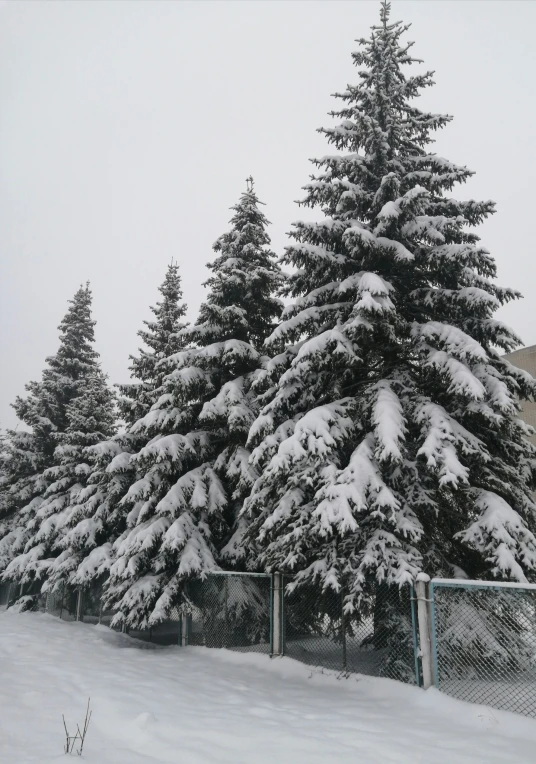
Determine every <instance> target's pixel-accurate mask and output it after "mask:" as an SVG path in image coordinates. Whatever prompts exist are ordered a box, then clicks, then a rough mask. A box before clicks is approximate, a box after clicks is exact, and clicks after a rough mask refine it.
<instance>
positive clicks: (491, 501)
mask: <svg viewBox="0 0 536 764" xmlns="http://www.w3.org/2000/svg"><path fill="white" fill-rule="evenodd" d="M389 14H390V5H389V3H386V2H384V3H382V5H381V23H380V25H379V26H376V27H373V28H372V34H371V37H370V39H368V40H365V39H362V40H359V44H360V50H359V52H357V53H354V54H353V60H354V63H355V64H356V65H358V66H360V67H362V68H361V70H360V71H359V82H358V84H357V85H349V86H348V87H347V89H346V90H345V91H344V92H342V93H340V94H337V95H336V98H338V99H339V101H341V103H342V107H341V108H340V110H339V111H335V112H332V116H334V117H336V118H337V119H338V120H340V121H339V124H338V125H337V126H336V127H331V128H328V129H322V130H321V132H322V133H324V135H325V136H326V138H327V140H328V142H329V143H330V144H332V145H333V146H334V147H335V148H336V150H337V152H336V153H335V154H331V155H329V156H325V157H323V158H322V159H318V160H313V163H314V164H315V166H316V167H318V168H319V172H318V174H317V175H313V176H312V179H311V182H310V183H308V184H307V186H306V187H305V189H306V191H307V196H306V198H305V200H304V201H303V202H302V203H303V204H304V205H305V206H307V207H316V208H320V210H321V211H322V213H323V216H324V217H323V219H321V220H320V222H297V223H295V224H294V228H293V231H292V233H291V237H292V238H293V239H294V243H293V244H292V245H290V246H289V247H288V248H287V249H286V254H285V256H284V262H286V263H287V264H289V265H291V266H293V267H294V268H295V270H294V272H293V274H292V275H291V277H290V278H289V280H288V282H287V286H286V293H287V295H289V296H290V297H292V298H293V302H292V303H291V304H290V305H289V306H288V307H287V308H286V309H285V311H284V315H283V320H282V323H281V325H280V326H279V327H278V328H277V329H276V330H275V332H274V333H273V334H272V335H271V337H270V339H269V341H268V344H269V347H270V348H271V349H272V351H273V352H274V353H277V355H276V356H275V357H274V358H273V360H272V361H271V362H270V363H269V365H268V368H267V369H266V370H265V371H263V372H262V374H261V377H260V378H259V379H258V380H257V383H256V384H257V389H258V391H259V394H260V395H261V401H262V403H263V409H262V411H261V413H260V415H259V417H258V418H257V420H256V421H255V423H254V424H253V426H252V429H251V433H250V440H249V443H250V445H251V446H252V447H254V450H253V455H252V465H253V466H254V467H255V468H256V469H258V470H259V472H260V477H259V478H258V480H257V481H256V483H255V485H254V488H253V490H252V493H251V496H250V497H249V499H248V500H247V503H246V506H245V509H244V516H245V517H248V518H250V520H251V526H250V530H249V532H248V536H247V538H246V543H247V544H249V545H250V546H251V547H252V548H253V549H255V550H256V551H255V553H254V554H253V555H252V559H251V561H250V564H251V565H260V566H262V567H267V568H269V569H276V570H277V569H280V570H284V571H293V572H296V573H297V582H298V584H301V583H305V582H312V581H316V582H317V583H318V582H320V583H321V585H322V587H324V588H332V589H334V590H335V591H340V590H341V589H342V590H343V592H344V607H345V609H346V611H347V612H351V611H352V609H353V608H354V606H355V604H356V602H357V600H358V599H359V598H360V597H361V596H362V595H363V593H364V592H365V591H366V590H367V587H368V584H369V583H371V582H373V581H376V582H397V583H402V582H405V581H408V580H412V579H413V578H414V576H415V575H417V574H418V573H419V572H420V571H421V570H424V571H427V572H428V573H432V574H437V573H446V574H448V575H450V574H452V569H453V566H457V567H458V568H462V569H463V570H464V571H466V574H467V575H469V576H471V577H480V576H498V577H501V578H513V579H517V580H525V577H530V578H533V577H534V573H533V571H534V568H535V566H536V539H535V537H534V535H533V533H532V530H531V528H534V524H535V505H534V503H533V499H532V496H531V490H532V488H533V487H534V465H535V455H536V451H535V448H534V446H532V445H531V444H530V443H529V442H528V441H527V440H526V434H527V428H526V427H525V426H524V425H523V424H522V423H521V422H520V420H519V398H520V397H521V398H525V397H527V398H531V397H533V396H534V393H535V384H534V380H533V379H532V378H531V377H530V376H529V375H527V374H525V373H524V372H522V371H520V370H519V369H516V368H514V367H513V366H511V365H510V363H508V362H507V361H506V360H505V359H504V358H503V357H502V356H501V354H500V352H501V351H509V350H511V349H512V348H513V347H515V346H516V345H517V344H518V342H519V341H518V339H517V337H516V336H515V335H514V334H513V332H512V331H511V330H510V329H508V328H507V327H505V326H504V325H503V324H502V323H500V322H499V321H497V320H495V319H494V318H493V314H494V312H495V311H496V309H497V308H498V307H499V306H500V305H502V304H504V303H506V302H508V301H509V300H511V299H513V298H515V297H517V296H518V295H517V294H516V293H514V292H513V291H512V290H510V289H503V288H501V287H499V286H497V285H496V284H495V282H494V281H493V279H494V277H495V275H496V269H495V263H494V261H493V259H492V258H491V256H490V255H489V253H488V252H487V250H486V249H484V247H483V246H482V245H481V244H479V238H478V236H477V235H476V234H475V233H474V230H472V229H473V228H474V226H477V225H478V224H479V223H481V222H482V221H483V220H484V219H485V218H486V217H487V216H488V215H489V214H491V213H492V212H493V211H494V205H493V203H492V202H489V201H485V202H477V201H460V200H457V199H455V198H453V197H452V196H450V192H451V190H452V188H453V187H454V185H455V184H456V183H463V182H465V181H466V180H467V179H468V178H469V177H470V176H471V175H472V172H471V171H470V170H468V169H467V168H466V167H459V166H457V165H455V164H453V163H452V162H450V161H448V160H447V159H444V158H442V157H440V156H438V155H437V154H434V153H431V152H430V151H429V150H428V149H427V146H428V145H429V144H430V143H431V142H432V134H433V132H434V131H435V130H437V129H438V128H442V127H443V126H444V125H446V123H447V122H448V121H449V120H450V117H448V116H444V115H437V114H431V113H427V112H423V111H420V110H418V109H417V108H416V107H415V106H414V105H413V103H412V101H413V99H414V98H415V97H417V96H418V95H419V93H420V91H421V90H422V89H423V88H426V87H429V86H431V85H432V84H433V81H432V73H431V72H427V73H424V74H417V75H414V76H409V75H408V74H406V73H405V71H404V69H405V67H406V66H407V65H410V64H414V63H415V62H416V59H413V58H412V57H411V56H410V54H409V48H410V46H411V43H409V44H406V45H404V44H403V43H402V41H401V37H402V35H403V33H404V32H405V31H406V29H407V28H408V27H407V26H403V25H402V24H400V23H398V22H397V23H391V22H390V20H389Z"/></svg>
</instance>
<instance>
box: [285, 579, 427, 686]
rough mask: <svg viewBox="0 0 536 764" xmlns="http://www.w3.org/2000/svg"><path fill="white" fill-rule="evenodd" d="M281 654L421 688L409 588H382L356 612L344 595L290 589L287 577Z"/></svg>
mask: <svg viewBox="0 0 536 764" xmlns="http://www.w3.org/2000/svg"><path fill="white" fill-rule="evenodd" d="M286 582H287V586H286V587H285V588H284V600H283V613H284V618H283V652H284V654H285V655H288V656H289V657H291V658H295V659H296V660H299V661H302V662H304V663H307V664H309V665H311V666H318V667H323V668H328V669H332V670H335V671H340V672H342V673H350V672H352V673H353V672H355V673H360V674H368V675H371V676H385V677H389V678H391V679H398V680H400V681H402V682H409V683H411V684H418V685H420V684H421V677H420V667H419V663H418V658H417V654H418V649H417V616H416V608H415V596H414V590H413V587H411V586H403V587H401V588H400V587H398V586H390V585H388V584H380V585H377V586H376V587H374V588H373V589H371V591H370V593H369V596H368V597H365V598H363V601H362V603H361V605H360V607H359V609H356V610H355V611H354V612H353V613H347V612H345V611H344V609H343V596H342V593H336V592H334V591H332V590H330V591H327V592H325V591H322V590H321V589H319V588H317V587H314V586H300V587H299V588H296V589H295V590H292V586H289V585H288V583H289V581H288V579H286Z"/></svg>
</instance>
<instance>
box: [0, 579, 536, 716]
mask: <svg viewBox="0 0 536 764" xmlns="http://www.w3.org/2000/svg"><path fill="white" fill-rule="evenodd" d="M104 584H105V581H104V580H101V581H100V582H97V583H96V584H94V585H93V586H91V587H88V588H84V589H76V588H74V587H72V586H68V585H65V586H60V587H58V588H57V589H55V590H54V591H52V592H49V593H48V594H46V595H44V594H41V583H40V582H36V583H34V584H25V585H22V586H21V585H18V584H0V610H2V609H6V608H7V607H11V606H15V608H17V609H19V610H27V609H34V610H42V611H46V612H47V613H49V614H52V615H55V616H57V617H59V618H61V619H63V620H66V621H75V620H77V621H83V622H85V623H90V624H100V625H105V626H110V623H111V620H112V618H113V616H114V612H113V611H110V610H105V609H104V608H103V600H104V598H103V587H104ZM419 587H421V588H420V589H419ZM427 587H428V584H426V583H423V580H420V582H419V583H418V584H417V589H418V591H419V595H418V596H419V600H418V603H419V608H418V613H419V616H418V618H419V620H418V623H417V608H416V597H415V594H414V589H413V587H412V586H403V587H397V586H390V585H387V584H377V585H376V586H375V587H374V588H371V589H370V590H369V592H368V595H367V596H366V597H363V599H362V601H361V603H360V606H359V608H358V609H357V610H356V611H355V612H352V613H348V612H345V611H344V610H343V596H342V595H341V594H340V593H337V592H335V591H333V590H328V591H322V590H321V589H320V588H318V587H315V586H312V585H300V586H299V587H293V581H292V579H291V578H290V577H282V576H279V575H275V576H270V575H267V574H259V573H257V574H250V573H223V572H219V573H216V572H214V573H211V574H210V575H208V576H206V577H205V578H204V579H202V580H201V579H198V580H192V581H189V582H188V583H187V584H186V585H185V587H184V589H183V591H182V593H181V596H180V598H179V599H178V601H177V603H176V605H175V607H174V608H173V610H172V612H171V614H170V615H169V617H168V618H167V619H166V620H165V621H163V622H161V623H159V624H158V625H156V626H154V627H153V628H151V629H147V630H136V629H128V630H127V632H128V634H129V635H130V636H131V637H134V638H136V639H140V640H144V641H146V642H152V643H154V644H159V645H183V646H184V645H199V646H204V647H209V648H226V649H228V650H237V651H244V652H245V651H255V652H260V653H266V654H270V655H272V654H277V655H280V654H284V655H287V656H288V657H290V658H294V659H296V660H298V661H301V662H302V663H305V664H307V665H308V666H311V667H322V668H326V669H330V670H333V671H337V672H339V673H341V674H342V675H346V674H350V673H354V672H355V673H360V674H368V675H370V676H380V677H388V678H390V679H396V680H399V681H403V682H407V683H411V684H417V685H420V686H422V685H423V686H424V687H425V688H426V687H428V686H430V685H431V684H434V683H435V685H436V687H438V688H439V689H440V690H442V691H443V692H446V693H448V694H449V695H452V696H454V697H456V698H460V699H461V700H465V701H469V702H473V703H479V704H484V705H489V706H493V707H495V708H499V709H504V710H507V711H515V712H517V713H521V714H524V715H526V716H532V717H536V585H530V584H527V585H522V584H512V583H506V584H501V583H499V582H486V581H464V580H453V579H434V580H433V581H432V582H431V583H430V584H429V588H427ZM417 626H419V629H418V628H417ZM418 631H419V640H420V642H421V644H418V639H417V632H418ZM421 663H422V666H421Z"/></svg>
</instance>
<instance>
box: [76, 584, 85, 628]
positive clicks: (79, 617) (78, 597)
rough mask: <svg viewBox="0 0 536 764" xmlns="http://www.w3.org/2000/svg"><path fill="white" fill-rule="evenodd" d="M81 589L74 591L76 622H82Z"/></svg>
mask: <svg viewBox="0 0 536 764" xmlns="http://www.w3.org/2000/svg"><path fill="white" fill-rule="evenodd" d="M82 597H83V595H82V587H80V588H79V589H77V590H76V620H77V621H81V620H82Z"/></svg>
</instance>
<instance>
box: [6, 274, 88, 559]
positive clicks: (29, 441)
mask: <svg viewBox="0 0 536 764" xmlns="http://www.w3.org/2000/svg"><path fill="white" fill-rule="evenodd" d="M69 302H70V307H69V309H68V311H67V313H66V315H65V317H64V319H63V320H62V322H61V323H60V325H59V327H58V328H59V332H60V346H59V349H58V352H57V353H56V355H54V356H50V357H49V358H47V359H46V363H47V366H46V367H45V369H44V371H43V374H42V378H41V381H39V382H30V383H29V384H28V385H27V386H26V389H27V391H28V392H29V395H28V396H27V397H26V398H22V397H18V398H17V399H16V401H15V403H14V404H13V406H14V409H15V411H16V413H17V416H18V418H19V419H20V420H21V422H22V423H23V424H24V425H25V426H26V427H27V428H29V432H27V431H19V430H17V431H8V433H7V441H6V444H5V449H4V457H5V458H4V459H3V464H4V467H5V472H4V474H5V476H6V478H5V480H4V483H3V486H2V488H1V493H2V506H3V512H4V514H5V516H9V517H10V522H9V524H8V528H7V531H8V532H7V533H6V534H5V535H4V537H3V538H2V539H1V541H0V570H4V569H5V567H6V566H7V565H8V564H9V563H10V561H11V560H12V559H13V558H14V557H17V556H18V555H21V554H23V553H24V550H25V547H26V544H27V542H28V540H29V539H30V538H31V537H32V535H33V533H34V532H35V530H36V524H38V520H37V514H38V512H39V509H40V506H41V504H42V502H43V500H44V493H45V491H46V488H47V485H48V480H47V478H46V474H45V473H46V470H47V469H49V468H50V467H52V466H54V464H55V456H54V454H55V450H56V446H57V445H58V444H59V442H60V439H61V436H62V434H63V433H65V431H66V429H67V426H68V415H67V412H68V408H69V405H70V404H71V403H72V401H73V400H74V398H76V396H77V395H78V393H79V390H80V387H81V386H82V385H83V384H84V383H85V380H86V379H87V378H88V377H89V376H90V375H91V374H93V373H94V371H95V369H96V368H97V359H98V354H97V353H96V351H95V350H94V348H93V342H94V324H95V322H94V321H93V320H92V318H91V291H90V289H89V285H88V284H86V285H85V286H81V287H80V289H78V291H77V292H76V294H75V295H74V297H73V299H72V300H70V301H69Z"/></svg>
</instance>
